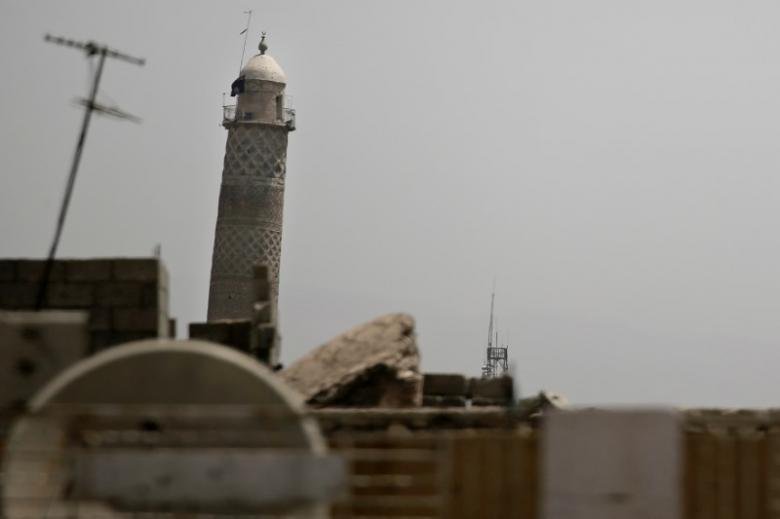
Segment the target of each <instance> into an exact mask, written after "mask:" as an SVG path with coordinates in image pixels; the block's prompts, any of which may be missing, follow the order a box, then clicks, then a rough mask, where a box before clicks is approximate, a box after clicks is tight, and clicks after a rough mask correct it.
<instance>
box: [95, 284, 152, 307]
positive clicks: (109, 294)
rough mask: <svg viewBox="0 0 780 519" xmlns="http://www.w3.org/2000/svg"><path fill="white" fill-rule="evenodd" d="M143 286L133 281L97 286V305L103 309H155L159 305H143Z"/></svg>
mask: <svg viewBox="0 0 780 519" xmlns="http://www.w3.org/2000/svg"><path fill="white" fill-rule="evenodd" d="M143 286H144V285H143V284H141V283H138V282H132V281H110V282H107V283H100V284H99V285H97V293H96V294H95V304H96V306H101V307H140V306H143V307H145V308H148V307H152V308H155V307H156V306H157V305H141V299H142V296H141V293H142V288H143Z"/></svg>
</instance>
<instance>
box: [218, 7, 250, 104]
mask: <svg viewBox="0 0 780 519" xmlns="http://www.w3.org/2000/svg"><path fill="white" fill-rule="evenodd" d="M244 14H245V15H247V17H246V27H245V28H244V30H243V31H241V32H240V33H239V34H243V35H244V48H243V49H242V50H241V63H239V65H238V75H239V76H240V75H241V69H242V68H244V55H245V54H246V39H247V36H249V24H250V23H252V10H251V9H250V10H249V11H244ZM223 104H224V103H223Z"/></svg>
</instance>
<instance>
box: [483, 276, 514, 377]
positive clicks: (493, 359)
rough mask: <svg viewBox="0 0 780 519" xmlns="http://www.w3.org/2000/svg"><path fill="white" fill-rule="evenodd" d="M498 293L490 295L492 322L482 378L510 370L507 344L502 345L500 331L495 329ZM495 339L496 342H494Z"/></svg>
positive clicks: (489, 327) (499, 374)
mask: <svg viewBox="0 0 780 519" xmlns="http://www.w3.org/2000/svg"><path fill="white" fill-rule="evenodd" d="M495 300H496V293H495V291H493V293H492V294H491V295H490V324H489V325H488V342H487V350H486V352H485V353H486V355H485V364H483V365H482V378H495V377H501V376H504V375H505V374H506V373H507V372H508V371H509V359H508V355H507V353H508V350H509V348H508V347H507V346H501V345H500V344H499V342H498V332H497V331H496V332H495V336H494V335H493V334H494V330H493V307H494V304H495ZM494 340H495V342H494Z"/></svg>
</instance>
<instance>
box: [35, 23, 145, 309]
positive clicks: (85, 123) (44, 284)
mask: <svg viewBox="0 0 780 519" xmlns="http://www.w3.org/2000/svg"><path fill="white" fill-rule="evenodd" d="M45 40H46V41H48V42H52V43H56V44H58V45H65V46H67V47H76V48H79V49H82V50H84V51H85V52H86V53H87V57H91V56H94V55H96V54H97V55H98V56H99V57H98V66H97V70H96V71H95V77H94V78H93V79H92V89H91V91H90V93H89V101H88V102H87V104H86V110H85V111H84V119H83V120H82V122H81V132H80V133H79V139H78V141H77V142H76V151H75V152H74V153H73V161H72V162H71V165H70V173H68V181H67V184H66V185H65V195H64V197H63V199H62V205H61V206H60V214H59V216H58V218H57V226H56V228H55V231H54V240H53V241H52V243H51V247H50V248H49V255H48V256H47V258H46V264H45V265H44V267H43V274H42V275H41V283H40V285H39V287H38V297H37V299H36V302H35V308H36V309H37V310H40V309H41V308H43V305H44V303H45V300H46V291H47V288H48V285H49V278H50V277H51V269H52V267H53V266H54V258H55V256H56V255H57V247H58V246H59V244H60V237H62V229H63V227H64V226H65V217H66V216H67V214H68V206H70V199H71V196H72V195H73V186H74V185H75V184H76V174H77V173H78V170H79V164H80V163H81V154H82V152H83V151H84V143H85V142H86V140H87V131H88V130H89V122H90V120H91V119H92V111H93V110H95V108H96V104H95V100H96V99H97V93H98V87H99V86H100V78H101V76H102V75H103V65H104V64H105V61H106V56H108V57H112V58H117V59H120V60H123V61H128V62H130V63H133V64H136V65H143V64H144V63H145V61H144V60H143V59H140V58H134V57H132V56H128V55H126V54H122V53H120V52H117V51H114V50H111V49H109V48H108V47H106V46H105V45H100V46H99V45H97V44H95V43H93V42H88V43H82V42H78V41H74V40H68V39H66V38H57V37H52V36H49V35H48V34H47V35H46V37H45Z"/></svg>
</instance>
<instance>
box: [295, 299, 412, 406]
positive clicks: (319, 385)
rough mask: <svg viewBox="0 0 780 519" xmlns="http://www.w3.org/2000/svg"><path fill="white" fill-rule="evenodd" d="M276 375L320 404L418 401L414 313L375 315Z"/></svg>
mask: <svg viewBox="0 0 780 519" xmlns="http://www.w3.org/2000/svg"><path fill="white" fill-rule="evenodd" d="M280 375H281V377H282V379H284V381H285V382H286V383H287V384H289V385H290V386H292V387H293V388H294V389H296V390H297V391H299V392H300V393H301V394H302V395H303V396H304V398H305V399H306V401H307V403H309V404H310V405H314V406H318V407H325V406H334V407H339V406H341V407H357V406H363V407H371V406H381V407H407V406H418V405H420V403H421V401H422V375H421V374H420V354H419V351H418V349H417V343H416V340H415V334H414V318H412V317H411V316H410V315H406V314H388V315H384V316H382V317H378V318H376V319H374V320H373V321H370V322H368V323H365V324H362V325H360V326H357V327H355V328H353V329H351V330H349V331H348V332H346V333H344V334H342V335H339V336H338V337H336V338H334V339H332V340H331V341H329V342H327V343H326V344H323V345H322V346H320V347H319V348H317V349H315V350H314V351H312V352H310V353H309V354H307V355H306V356H304V357H302V358H301V359H299V360H298V361H296V362H294V363H293V364H292V365H290V366H289V367H288V368H286V369H284V370H282V371H281V372H280Z"/></svg>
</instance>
